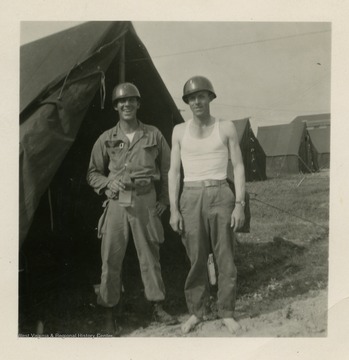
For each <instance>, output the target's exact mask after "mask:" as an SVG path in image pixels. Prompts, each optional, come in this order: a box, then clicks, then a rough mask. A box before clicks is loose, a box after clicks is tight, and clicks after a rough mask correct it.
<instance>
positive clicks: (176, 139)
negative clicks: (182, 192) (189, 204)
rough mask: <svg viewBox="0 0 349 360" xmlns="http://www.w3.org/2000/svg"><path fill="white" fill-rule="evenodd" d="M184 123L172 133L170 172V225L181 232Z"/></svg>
mask: <svg viewBox="0 0 349 360" xmlns="http://www.w3.org/2000/svg"><path fill="white" fill-rule="evenodd" d="M181 125H182V124H180V125H177V126H175V128H174V129H173V133H172V149H171V166H170V171H169V173H168V187H169V195H170V210H171V217H170V225H171V227H172V229H173V230H174V231H176V232H178V233H179V234H181V233H182V231H183V218H182V215H181V213H180V211H179V187H180V178H181V154H180V138H181V135H180V134H181V132H182V131H181V130H182V126H181Z"/></svg>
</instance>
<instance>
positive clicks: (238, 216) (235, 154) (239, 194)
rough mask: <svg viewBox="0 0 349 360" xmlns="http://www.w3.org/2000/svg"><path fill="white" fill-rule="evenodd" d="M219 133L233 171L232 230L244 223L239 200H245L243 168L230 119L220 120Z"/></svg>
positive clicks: (234, 129)
mask: <svg viewBox="0 0 349 360" xmlns="http://www.w3.org/2000/svg"><path fill="white" fill-rule="evenodd" d="M221 134H222V136H225V137H226V139H225V140H226V143H227V146H228V149H229V153H230V158H231V163H232V165H233V172H234V184H235V201H236V202H237V203H236V204H235V208H234V210H233V213H232V216H231V226H232V227H233V228H234V231H236V230H237V229H239V228H240V227H242V226H243V225H244V222H245V213H244V208H243V206H241V204H240V203H239V202H241V201H244V200H245V168H244V163H243V160H242V155H241V150H240V145H239V139H238V135H237V132H236V128H235V125H234V123H233V122H232V121H222V122H221Z"/></svg>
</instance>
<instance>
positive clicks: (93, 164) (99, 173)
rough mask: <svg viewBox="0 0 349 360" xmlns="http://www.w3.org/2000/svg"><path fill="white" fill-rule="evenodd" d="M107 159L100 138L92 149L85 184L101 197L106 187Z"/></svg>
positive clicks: (107, 180)
mask: <svg viewBox="0 0 349 360" xmlns="http://www.w3.org/2000/svg"><path fill="white" fill-rule="evenodd" d="M108 163H109V157H108V154H107V151H106V149H105V145H104V141H103V140H102V139H101V137H100V138H98V140H97V141H96V143H95V144H94V146H93V148H92V152H91V158H90V163H89V167H88V171H87V177H86V180H87V183H88V184H89V185H90V186H91V187H92V188H93V189H94V191H95V192H96V193H97V194H98V195H102V194H103V193H104V191H105V189H106V188H107V186H108V182H109V179H108V177H107V173H108Z"/></svg>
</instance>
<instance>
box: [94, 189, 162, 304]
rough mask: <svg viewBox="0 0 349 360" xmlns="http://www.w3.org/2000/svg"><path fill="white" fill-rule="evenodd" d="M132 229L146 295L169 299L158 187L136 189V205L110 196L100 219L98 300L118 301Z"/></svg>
mask: <svg viewBox="0 0 349 360" xmlns="http://www.w3.org/2000/svg"><path fill="white" fill-rule="evenodd" d="M130 230H131V231H132V235H133V239H134V244H135V248H136V251H137V256H138V260H139V266H140V271H141V277H142V282H143V285H144V292H145V296H146V298H147V299H148V300H149V301H162V300H164V299H165V287H164V283H163V280H162V276H161V266H160V254H159V250H160V244H161V243H162V242H163V241H164V231H163V227H162V224H161V220H160V218H159V216H158V215H157V213H156V193H155V189H154V188H152V190H151V191H150V192H149V193H148V194H144V195H136V193H135V192H134V191H133V193H132V205H131V206H129V207H123V206H120V204H119V201H118V200H112V199H110V200H109V201H108V204H107V206H106V208H105V210H104V213H103V215H102V217H101V219H100V221H99V233H100V234H101V235H102V244H101V256H102V274H101V284H100V288H99V294H98V298H97V302H98V303H99V304H100V305H102V306H106V307H113V306H115V305H117V304H118V302H119V300H120V295H121V287H122V279H121V276H122V275H121V273H122V263H123V260H124V256H125V253H126V248H127V244H128V241H129V235H130V233H129V232H130Z"/></svg>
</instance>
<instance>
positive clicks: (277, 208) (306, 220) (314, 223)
mask: <svg viewBox="0 0 349 360" xmlns="http://www.w3.org/2000/svg"><path fill="white" fill-rule="evenodd" d="M251 194H252V193H250V195H251ZM253 195H257V194H253ZM250 200H256V201H258V202H260V203H262V204H264V205H267V206H269V207H271V208H274V209H276V210H279V211H281V212H283V213H285V214H288V215H291V216H293V217H295V218H298V219H300V220H303V221H305V222H309V223H311V224H313V225H315V226H319V227H321V228H323V229H325V230H328V226H324V225H320V224H318V223H316V222H314V221H312V220H309V219H306V218H304V217H302V216H298V215H295V214H292V213H290V212H289V211H286V210H284V209H281V208H279V207H277V206H275V205H272V204H269V203H267V202H265V201H262V200H259V199H257V198H255V197H254V198H250Z"/></svg>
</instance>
